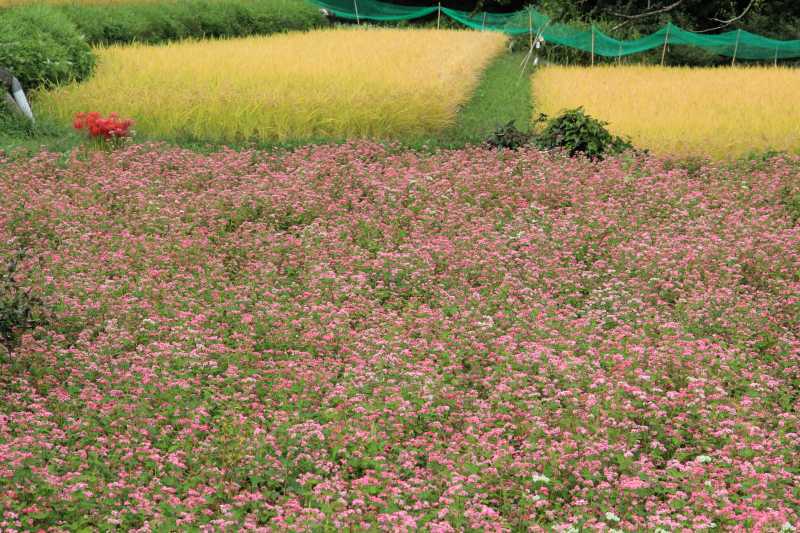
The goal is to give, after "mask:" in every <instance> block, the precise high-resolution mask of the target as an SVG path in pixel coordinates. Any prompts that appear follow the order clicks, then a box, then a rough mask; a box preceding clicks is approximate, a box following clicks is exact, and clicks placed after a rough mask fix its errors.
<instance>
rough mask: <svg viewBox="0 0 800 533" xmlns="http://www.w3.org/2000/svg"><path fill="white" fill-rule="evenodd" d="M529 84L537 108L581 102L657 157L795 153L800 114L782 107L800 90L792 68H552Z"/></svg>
mask: <svg viewBox="0 0 800 533" xmlns="http://www.w3.org/2000/svg"><path fill="white" fill-rule="evenodd" d="M532 87H533V89H532V90H533V98H534V105H535V107H536V110H537V112H543V113H548V114H553V115H555V114H557V113H558V112H559V111H561V110H564V109H569V108H573V107H577V106H582V107H584V108H585V109H586V111H587V112H588V113H589V114H590V115H592V116H595V117H598V118H600V119H602V120H605V121H607V122H609V128H610V129H611V130H612V131H613V132H614V133H617V134H620V135H627V136H630V137H631V138H632V140H633V143H634V145H636V146H639V147H641V148H647V149H650V150H652V151H653V152H655V153H658V154H661V155H671V156H713V157H716V158H736V157H741V156H744V155H747V154H749V153H753V152H765V151H769V150H775V151H790V152H794V153H797V152H798V151H800V135H798V128H797V124H798V121H800V111H798V109H797V107H796V106H789V105H787V103H788V102H793V101H794V100H795V99H796V98H797V96H796V95H797V93H798V91H800V72H798V70H797V69H795V68H772V67H769V68H765V67H761V68H757V67H739V68H706V69H702V68H675V67H654V66H641V65H639V66H625V67H617V66H608V67H603V68H593V69H587V68H583V67H559V66H553V67H548V68H545V69H542V70H541V71H539V72H537V73H536V74H535V75H534V76H533V78H532ZM566 87H568V88H569V89H568V90H565V88H566Z"/></svg>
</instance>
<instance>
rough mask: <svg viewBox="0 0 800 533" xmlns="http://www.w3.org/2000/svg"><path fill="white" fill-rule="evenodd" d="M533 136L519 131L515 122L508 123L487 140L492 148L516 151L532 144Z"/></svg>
mask: <svg viewBox="0 0 800 533" xmlns="http://www.w3.org/2000/svg"><path fill="white" fill-rule="evenodd" d="M532 137H533V136H532V135H531V134H530V133H527V132H524V131H521V130H519V129H517V127H516V126H515V125H514V121H513V120H512V121H511V122H509V123H507V124H506V125H505V126H500V127H499V128H497V129H496V130H494V132H493V133H492V134H491V135H490V136H489V138H488V139H486V144H488V145H489V146H491V147H492V148H508V149H510V150H516V149H517V148H521V147H523V146H525V145H526V144H530V142H531V139H532Z"/></svg>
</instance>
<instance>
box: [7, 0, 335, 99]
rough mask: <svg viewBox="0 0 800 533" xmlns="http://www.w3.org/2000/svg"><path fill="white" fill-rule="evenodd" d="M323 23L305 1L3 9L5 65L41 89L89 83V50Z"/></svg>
mask: <svg viewBox="0 0 800 533" xmlns="http://www.w3.org/2000/svg"><path fill="white" fill-rule="evenodd" d="M324 23H325V18H324V17H323V16H322V15H321V14H320V12H319V10H318V9H316V8H315V7H313V6H312V5H311V4H309V3H308V2H305V1H303V0H175V1H172V2H169V1H167V2H155V3H135V0H133V3H130V4H107V5H97V4H94V5H81V4H64V5H52V6H48V5H43V4H36V5H27V6H21V7H14V8H10V9H0V67H5V68H7V69H9V70H10V71H11V72H12V73H13V74H14V75H15V76H16V77H17V78H19V80H20V82H21V83H22V85H23V87H25V89H34V88H38V87H47V86H51V85H56V84H59V83H65V82H69V81H80V80H83V79H85V78H87V77H88V76H89V75H90V74H91V72H92V69H93V67H94V63H95V58H94V55H93V54H92V51H91V49H90V47H89V44H112V43H130V42H134V41H136V42H144V43H150V44H155V43H161V42H166V41H173V40H178V39H187V38H198V39H199V38H203V37H242V36H247V35H266V34H270V33H278V32H283V31H292V30H309V29H312V28H314V27H317V26H321V25H323V24H324ZM87 43H88V44H87Z"/></svg>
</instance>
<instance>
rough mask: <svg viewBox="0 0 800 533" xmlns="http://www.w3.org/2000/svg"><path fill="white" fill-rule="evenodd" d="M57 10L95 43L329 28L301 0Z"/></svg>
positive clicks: (205, 0)
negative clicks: (318, 27)
mask: <svg viewBox="0 0 800 533" xmlns="http://www.w3.org/2000/svg"><path fill="white" fill-rule="evenodd" d="M58 9H60V10H61V11H62V12H63V13H64V14H66V16H67V17H69V19H70V20H72V21H73V23H74V24H75V25H76V26H77V27H78V29H79V30H80V31H81V33H83V34H84V35H85V36H86V39H87V40H88V41H89V42H90V43H92V44H107V43H128V42H133V41H136V42H143V43H150V44H154V43H161V42H166V41H174V40H177V39H186V38H203V37H243V36H247V35H268V34H271V33H278V32H284V31H294V30H309V29H312V28H314V27H317V26H322V25H324V24H325V18H324V17H323V16H322V15H321V14H320V12H319V10H318V9H317V8H315V7H313V6H312V5H311V4H310V3H308V2H304V1H301V0H224V1H222V0H183V1H181V2H163V3H139V4H137V3H135V2H133V3H130V4H124V3H123V4H108V5H80V4H71V5H64V6H60V7H59V8H58Z"/></svg>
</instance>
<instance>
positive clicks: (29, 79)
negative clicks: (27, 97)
mask: <svg viewBox="0 0 800 533" xmlns="http://www.w3.org/2000/svg"><path fill="white" fill-rule="evenodd" d="M0 67H5V68H7V69H8V70H10V71H11V72H12V73H13V74H14V75H15V76H16V77H17V78H18V79H19V81H20V83H22V86H23V87H24V88H25V89H32V88H36V87H42V86H49V85H55V84H57V83H62V82H68V81H72V80H82V79H84V78H86V77H88V76H89V74H91V72H92V68H93V67H94V55H93V54H92V51H91V49H90V48H89V45H88V44H86V40H85V39H84V38H83V37H82V36H81V34H80V32H79V31H78V30H77V28H76V27H75V25H74V24H73V23H72V22H71V21H70V20H69V18H67V17H66V16H65V15H64V13H62V12H61V11H60V10H58V9H57V8H53V7H48V6H44V5H31V6H25V7H18V8H13V9H8V10H4V11H0Z"/></svg>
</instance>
